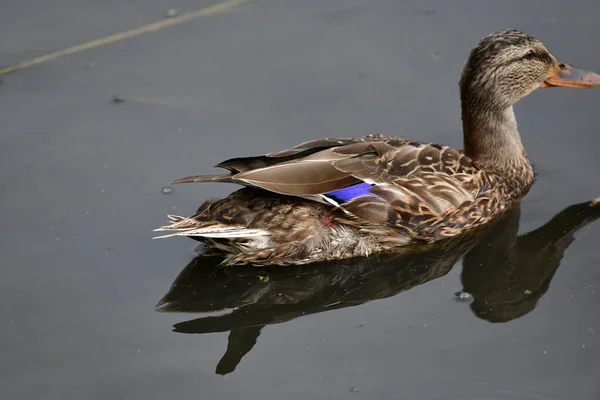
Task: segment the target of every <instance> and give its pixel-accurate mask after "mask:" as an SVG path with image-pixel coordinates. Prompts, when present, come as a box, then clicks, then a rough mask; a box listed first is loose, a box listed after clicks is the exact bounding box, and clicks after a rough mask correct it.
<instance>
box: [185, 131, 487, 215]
mask: <svg viewBox="0 0 600 400" xmlns="http://www.w3.org/2000/svg"><path fill="white" fill-rule="evenodd" d="M219 166H220V167H223V168H226V169H228V170H229V171H230V174H228V175H202V176H192V177H186V178H182V179H178V180H177V181H175V182H176V183H184V182H209V181H212V182H231V183H238V184H242V185H246V186H252V187H258V188H261V189H264V190H268V191H271V192H275V193H279V194H283V195H290V196H298V197H303V198H308V199H312V200H318V201H321V202H328V203H330V204H333V205H335V206H338V207H341V208H342V209H343V210H345V211H346V212H347V213H350V214H352V215H354V216H356V217H359V218H361V219H366V220H367V221H372V222H374V223H384V222H389V221H390V220H393V221H400V222H401V221H405V220H407V219H412V220H414V219H415V218H417V217H418V218H421V219H423V220H426V219H427V218H431V217H436V216H437V217H439V216H440V215H443V214H445V213H447V212H449V211H451V210H452V209H456V208H458V207H460V206H461V205H462V204H464V203H465V202H473V201H474V200H475V198H476V196H477V194H478V192H479V189H480V187H481V185H482V183H483V181H482V176H481V173H480V170H479V169H478V168H477V167H476V166H474V165H473V163H472V162H471V160H470V159H469V158H468V157H466V156H465V155H464V154H463V153H462V152H460V151H458V150H455V149H452V148H449V147H446V146H440V145H435V144H428V143H418V142H412V141H408V140H401V139H395V138H390V137H384V136H379V135H369V136H366V137H364V138H360V139H320V140H315V141H312V142H307V143H303V144H301V145H298V146H296V147H294V148H292V149H289V150H285V151H281V152H277V153H271V154H268V155H264V156H259V157H248V158H237V159H232V160H227V161H225V162H223V163H221V164H219Z"/></svg>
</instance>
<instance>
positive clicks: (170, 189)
mask: <svg viewBox="0 0 600 400" xmlns="http://www.w3.org/2000/svg"><path fill="white" fill-rule="evenodd" d="M161 192H162V194H170V193H172V192H173V188H171V187H169V186H165V187H163V188H162V189H161Z"/></svg>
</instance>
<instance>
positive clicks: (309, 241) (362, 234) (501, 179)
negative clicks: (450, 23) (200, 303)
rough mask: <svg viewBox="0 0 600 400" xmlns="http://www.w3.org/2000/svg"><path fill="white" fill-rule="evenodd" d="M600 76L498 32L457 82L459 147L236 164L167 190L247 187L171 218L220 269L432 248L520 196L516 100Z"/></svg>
mask: <svg viewBox="0 0 600 400" xmlns="http://www.w3.org/2000/svg"><path fill="white" fill-rule="evenodd" d="M599 85H600V75H598V74H596V73H594V72H588V71H584V70H580V69H577V68H575V67H573V66H570V65H568V64H564V63H561V62H559V61H558V60H557V59H556V58H555V57H554V56H553V55H552V54H550V53H549V52H548V50H546V48H545V47H544V45H543V44H542V43H541V42H540V41H538V40H537V39H535V38H534V37H532V36H530V35H528V34H525V33H523V32H519V31H516V30H503V31H500V32H496V33H493V34H491V35H489V36H486V37H485V38H483V39H482V40H481V41H480V42H479V43H478V44H477V45H476V46H475V47H474V48H473V49H472V50H471V52H470V54H469V57H468V59H467V62H466V63H465V65H464V67H463V70H462V74H461V78H460V85H459V86H460V99H461V107H462V122H463V135H464V149H463V150H457V149H453V148H450V147H447V146H443V145H439V144H432V143H422V142H416V141H411V140H405V139H398V138H394V137H388V136H382V135H378V134H371V135H368V136H365V137H363V138H357V139H331V138H328V139H319V140H313V141H310V142H306V143H303V144H300V145H298V146H296V147H293V148H291V149H289V150H284V151H279V152H275V153H270V154H266V155H262V156H257V157H245V158H233V159H230V160H227V161H224V162H222V163H220V164H218V165H217V167H221V168H224V169H226V170H228V171H229V173H227V174H223V175H199V176H188V177H185V178H181V179H177V180H176V181H174V182H173V183H190V182H229V183H237V184H240V185H243V186H246V187H245V188H243V189H240V190H238V191H236V192H234V193H232V194H231V195H229V196H228V197H226V198H224V199H220V200H216V201H206V202H204V203H203V204H202V205H201V206H200V207H199V208H198V210H197V212H196V214H194V215H193V216H191V217H188V218H186V217H181V216H176V215H169V218H170V220H171V223H170V224H169V225H166V226H163V227H161V228H158V229H156V231H167V232H168V233H167V234H166V235H164V236H159V238H160V237H171V236H187V237H191V238H194V239H196V240H198V241H200V242H202V243H203V246H204V247H203V248H204V251H205V252H206V253H207V254H212V253H215V252H216V253H222V254H224V255H225V256H226V257H225V260H224V261H223V264H225V265H234V264H258V265H266V264H276V265H277V264H278V265H287V264H305V263H311V262H317V261H326V260H333V259H344V258H350V257H357V256H368V255H369V254H372V253H375V252H382V251H389V250H394V249H397V248H402V247H405V246H409V245H416V244H420V243H421V244H423V243H425V244H426V243H433V242H436V241H440V240H443V239H446V238H450V237H453V236H456V235H459V234H462V233H464V232H468V231H471V230H473V229H474V228H477V227H480V226H482V225H484V224H486V223H487V222H489V221H491V220H493V219H494V218H496V217H498V216H499V215H500V214H502V213H503V212H504V211H505V210H506V209H507V208H508V207H509V206H510V205H511V204H512V203H513V202H515V201H516V200H518V199H519V198H521V197H522V196H523V195H525V194H526V193H527V191H528V190H529V188H530V187H531V185H532V183H533V168H532V166H531V163H530V162H529V160H528V157H527V153H526V152H525V149H524V148H523V144H522V143H521V138H520V136H519V132H518V131H517V122H516V119H515V114H514V112H513V105H514V104H515V103H516V102H517V101H519V100H520V99H521V98H523V97H525V96H526V95H528V94H529V93H531V92H532V91H534V90H535V89H537V88H540V87H553V86H567V87H575V88H588V87H594V86H599Z"/></svg>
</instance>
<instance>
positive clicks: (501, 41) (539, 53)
mask: <svg viewBox="0 0 600 400" xmlns="http://www.w3.org/2000/svg"><path fill="white" fill-rule="evenodd" d="M550 86H568V87H575V88H589V87H594V86H600V75H598V74H596V73H594V72H590V71H584V70H581V69H578V68H575V67H573V66H571V65H569V64H565V63H562V62H560V61H558V60H557V59H556V58H555V57H554V56H553V55H552V54H550V52H549V51H548V50H547V49H546V47H544V45H543V44H542V42H540V41H539V40H537V39H535V38H534V37H532V36H530V35H527V34H525V33H523V32H519V31H516V30H503V31H499V32H496V33H493V34H491V35H489V36H486V37H485V38H483V39H482V40H481V41H480V42H479V43H478V44H477V46H475V47H474V48H473V49H472V50H471V53H470V54H469V58H468V59H467V62H466V64H465V66H464V68H463V72H462V75H461V79H460V95H461V102H462V105H463V108H467V110H463V111H470V112H475V113H482V112H485V111H490V110H493V109H506V108H507V107H510V106H512V105H513V104H515V103H516V102H517V101H519V100H520V99H521V98H523V97H525V96H527V95H528V94H529V93H531V92H532V91H534V90H535V89H537V88H540V87H550Z"/></svg>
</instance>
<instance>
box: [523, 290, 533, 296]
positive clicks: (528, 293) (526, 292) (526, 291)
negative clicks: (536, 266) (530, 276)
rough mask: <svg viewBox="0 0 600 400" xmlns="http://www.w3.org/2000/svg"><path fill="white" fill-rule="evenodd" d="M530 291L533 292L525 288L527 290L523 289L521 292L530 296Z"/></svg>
mask: <svg viewBox="0 0 600 400" xmlns="http://www.w3.org/2000/svg"><path fill="white" fill-rule="evenodd" d="M532 293H533V292H532V291H531V290H529V289H527V290H525V291H524V292H523V294H524V295H525V296H530V295H531V294H532Z"/></svg>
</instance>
